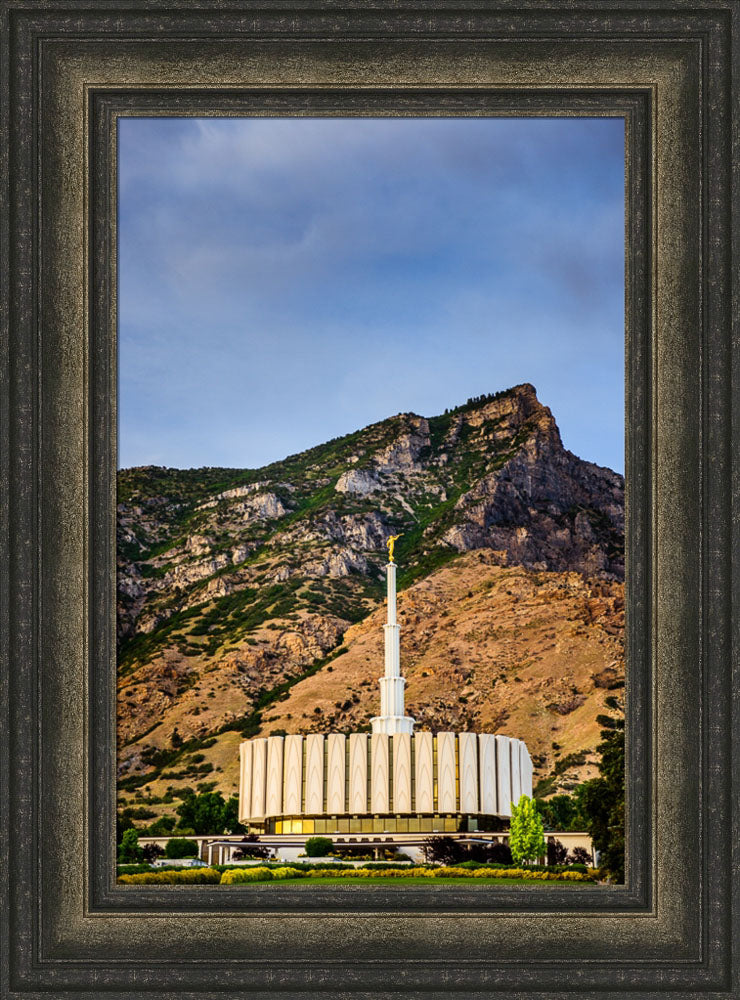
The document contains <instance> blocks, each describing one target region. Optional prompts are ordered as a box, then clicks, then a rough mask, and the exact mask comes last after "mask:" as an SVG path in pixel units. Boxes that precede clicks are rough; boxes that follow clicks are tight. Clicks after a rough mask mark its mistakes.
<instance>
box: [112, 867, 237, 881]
mask: <svg viewBox="0 0 740 1000" xmlns="http://www.w3.org/2000/svg"><path fill="white" fill-rule="evenodd" d="M220 881H221V872H217V871H216V869H215V868H185V869H180V870H179V871H168V872H140V873H139V874H136V875H119V876H118V883H119V885H218V883H219V882H220Z"/></svg>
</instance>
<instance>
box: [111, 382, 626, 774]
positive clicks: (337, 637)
mask: <svg viewBox="0 0 740 1000" xmlns="http://www.w3.org/2000/svg"><path fill="white" fill-rule="evenodd" d="M390 534H400V535H401V538H400V540H399V542H398V543H397V545H396V560H397V562H398V564H399V586H400V588H401V589H403V588H404V587H408V586H409V585H410V584H411V583H412V582H413V581H423V580H424V579H426V578H427V577H429V576H430V575H431V574H434V573H437V572H438V571H439V570H440V568H441V567H444V566H446V565H447V564H448V563H450V564H451V565H450V566H449V568H448V572H451V571H452V570H453V568H454V565H455V564H454V560H455V559H459V558H460V557H461V556H462V555H464V554H465V553H470V552H474V551H475V550H480V551H481V553H483V554H484V555H485V554H486V553H489V554H490V553H493V552H495V553H496V556H495V561H496V562H497V563H498V564H500V565H508V566H509V567H513V566H519V567H522V568H523V569H524V570H526V571H529V572H535V573H537V572H540V573H542V572H554V573H561V574H565V573H577V574H580V575H581V576H582V577H584V578H586V577H587V578H589V579H590V580H591V581H592V584H590V586H593V585H595V584H593V581H599V580H600V581H604V582H605V583H609V582H614V583H618V582H619V581H621V580H622V579H623V576H624V481H623V479H622V477H621V476H619V475H617V474H616V473H614V472H612V471H611V470H609V469H604V468H600V467H599V466H596V465H593V464H591V463H589V462H585V461H583V460H581V459H579V458H577V457H576V456H575V455H573V454H572V453H571V452H569V451H567V450H566V449H565V448H563V445H562V442H561V439H560V434H559V431H558V428H557V425H556V423H555V420H554V418H553V416H552V414H551V412H550V410H549V409H548V408H547V407H546V406H543V405H542V404H541V403H540V402H539V400H538V399H537V395H536V392H535V389H534V387H533V386H531V385H529V384H524V385H520V386H516V387H514V388H513V389H510V390H508V391H507V392H504V393H498V394H496V395H494V396H487V397H482V398H480V399H477V400H471V401H469V402H468V403H467V404H465V405H463V406H461V407H458V408H456V409H454V410H452V411H450V412H447V413H445V414H442V415H440V416H437V417H430V418H425V417H420V416H418V415H416V414H408V413H404V414H398V415H396V416H394V417H390V418H388V419H387V420H384V421H382V422H380V423H378V424H374V425H371V426H370V427H367V428H364V429H362V430H359V431H356V432H355V433H353V434H350V435H347V436H346V437H344V438H339V439H336V440H334V441H330V442H327V443H326V444H325V445H321V446H319V447H317V448H314V449H311V450H309V451H307V452H303V453H301V454H299V455H294V456H290V457H289V458H287V459H285V460H284V461H282V462H278V463H275V464H273V465H272V466H268V467H266V468H263V469H259V470H243V469H198V470H174V469H161V468H152V467H147V468H138V469H128V470H123V471H122V472H121V473H119V506H118V545H119V547H118V597H119V603H118V635H119V674H120V682H119V684H120V691H119V740H120V743H121V754H120V766H121V773H122V774H123V775H127V776H131V775H132V774H137V773H141V774H144V773H148V772H149V771H151V768H149V767H148V765H147V764H146V759H147V756H146V748H147V747H149V748H150V750H151V748H152V747H153V748H155V749H156V748H160V749H161V748H164V747H167V746H169V739H170V734H171V732H172V729H173V727H174V726H175V725H176V726H177V727H178V733H179V734H180V736H183V737H186V738H188V737H191V736H193V737H195V736H197V737H198V738H204V737H206V736H207V735H208V734H209V733H211V732H215V731H217V730H218V729H219V728H223V727H224V726H225V725H229V724H231V722H234V725H235V731H236V728H238V725H241V724H242V723H241V722H240V720H243V719H244V718H245V717H246V716H249V714H250V712H252V711H253V710H254V707H255V705H256V703H257V701H258V696H259V694H260V692H262V693H263V694H264V692H265V691H268V690H272V689H273V688H275V686H276V685H278V684H280V683H281V682H283V681H286V680H289V681H292V680H295V679H296V678H299V677H300V676H301V675H302V672H305V671H306V670H307V669H309V668H311V666H312V664H315V663H316V662H317V661H320V660H321V659H322V658H323V657H326V656H327V655H328V654H331V653H332V651H333V650H336V649H337V648H338V647H339V646H340V645H341V643H342V637H343V635H344V634H345V632H346V631H347V629H348V628H349V627H350V626H351V625H352V624H353V623H357V622H361V621H363V620H364V619H365V618H366V617H367V616H368V615H370V614H372V612H373V611H374V609H375V608H377V607H378V605H379V604H380V603H381V602H382V598H383V571H382V566H383V564H384V563H385V561H386V550H385V540H386V538H387V537H388V535H390ZM449 579H451V578H449ZM505 598H506V595H505V593H504V596H503V597H502V596H501V595H499V597H498V598H497V600H498V602H499V603H498V605H497V607H498V606H499V605H500V602H501V600H505ZM340 662H341V659H340V661H338V665H337V671H338V670H339V663H340ZM607 667H608V664H602V665H601V667H600V669H607ZM610 669H611V668H610ZM372 697H373V698H374V697H375V692H374V691H373V692H372ZM481 697H488V695H487V694H485V695H484V694H481ZM566 701H567V699H566ZM363 702H364V699H363ZM433 702H434V699H433V698H432V703H433ZM373 707H374V706H373ZM368 710H369V709H368ZM420 710H422V707H421V706H420ZM363 711H364V707H363ZM520 735H521V734H520ZM523 738H524V737H523ZM124 743H125V744H128V746H127V747H126V748H124V747H123V744H124ZM150 757H151V753H150ZM137 768H138V770H137Z"/></svg>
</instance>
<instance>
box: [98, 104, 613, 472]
mask: <svg viewBox="0 0 740 1000" xmlns="http://www.w3.org/2000/svg"><path fill="white" fill-rule="evenodd" d="M623 150H624V132H623V123H622V120H621V119H586V118H582V119H573V118H557V119H531V118H530V119H512V118H502V119H494V118H472V119H470V118H468V119H460V118H451V119H440V118H431V119H430V118H426V119H389V118H385V119H367V118H366V119H337V118H335V119H330V118H325V119H316V118H298V119H295V118H294V119H274V118H262V119H259V118H256V119H244V118H240V119H166V118H148V119H147V118H138V119H119V219H118V228H119V466H120V467H122V468H125V467H129V466H132V465H149V464H153V465H168V466H174V467H179V468H193V467H199V466H205V465H208V466H230V467H240V468H241V467H245V468H246V467H250V468H251V467H258V466H261V465H264V464H266V463H268V462H270V461H273V460H277V459H281V458H284V457H285V456H286V455H288V454H293V453H294V452H297V451H302V450H303V449H305V448H308V447H311V446H312V445H315V444H320V443H322V442H323V441H326V440H328V439H329V438H332V437H336V436H338V435H341V434H345V433H349V432H351V431H354V430H356V429H358V428H360V427H364V426H365V425H367V424H369V423H373V422H374V421H377V420H382V419H383V418H385V417H387V416H390V415H392V414H395V413H399V412H402V411H414V412H416V413H420V414H423V415H425V416H432V415H434V414H437V413H441V412H443V411H444V409H445V408H446V407H453V406H455V405H457V404H458V403H462V402H464V401H465V400H466V399H467V398H468V397H469V396H476V395H479V394H481V393H487V392H494V391H497V390H499V389H504V388H508V387H509V386H512V385H516V384H517V383H520V382H525V381H526V382H532V383H534V385H535V386H536V388H537V392H538V396H539V398H540V400H541V401H542V402H543V403H545V404H546V405H548V406H549V407H550V408H551V409H552V411H553V414H554V415H555V419H556V420H557V422H558V425H559V427H560V430H561V434H562V436H563V441H564V443H565V445H566V447H568V448H570V449H571V450H572V451H574V452H575V453H576V454H577V455H579V456H581V457H582V458H585V459H588V460H589V461H593V462H597V463H599V464H600V465H607V466H609V467H610V468H612V469H615V470H617V471H619V472H622V471H623V468H624V284H623V282H624V153H623Z"/></svg>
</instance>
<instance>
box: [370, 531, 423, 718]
mask: <svg viewBox="0 0 740 1000" xmlns="http://www.w3.org/2000/svg"><path fill="white" fill-rule="evenodd" d="M398 537H399V536H398V535H391V537H390V538H389V539H388V542H387V546H388V565H387V566H386V568H385V572H386V578H387V586H388V591H387V595H388V596H387V616H386V619H387V620H386V623H385V625H384V626H383V632H384V633H385V673H384V676H383V677H381V678H380V680H379V684H380V715H378V716H376V717H375V718H374V719H371V723H372V728H373V732H374V733H387V734H388V735H392V734H393V733H412V732H413V731H414V720H413V719H412V718H411V717H410V716H408V715H406V714H405V707H404V687H405V686H406V681H405V680H404V679H403V677H402V676H401V626H400V625H399V624H398V622H397V621H396V564H395V562H394V561H393V543H394V542H395V541H396V539H397V538H398Z"/></svg>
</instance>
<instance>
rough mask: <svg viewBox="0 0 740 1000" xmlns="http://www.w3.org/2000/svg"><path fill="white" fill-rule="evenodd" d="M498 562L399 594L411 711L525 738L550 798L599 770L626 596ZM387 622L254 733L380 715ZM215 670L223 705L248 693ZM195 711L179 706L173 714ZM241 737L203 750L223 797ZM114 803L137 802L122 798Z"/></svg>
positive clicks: (359, 722) (349, 647) (473, 555)
mask: <svg viewBox="0 0 740 1000" xmlns="http://www.w3.org/2000/svg"><path fill="white" fill-rule="evenodd" d="M505 563H506V558H505V556H504V555H503V554H502V553H499V552H495V551H492V550H490V549H489V550H478V551H474V552H469V553H466V554H464V555H462V556H460V557H459V558H457V559H455V560H454V562H452V563H450V564H449V565H448V566H446V567H444V568H442V569H440V570H438V571H436V572H434V573H432V574H431V575H430V576H428V577H427V578H426V579H424V580H422V581H420V582H418V583H416V584H414V585H413V586H411V587H410V588H409V589H408V590H405V591H402V592H401V593H400V594H399V597H398V613H399V621H400V623H401V664H402V671H403V674H404V676H405V677H406V681H407V684H406V705H407V711H408V712H409V713H410V714H411V715H413V716H414V717H415V719H416V720H417V728H419V729H428V730H432V731H435V732H436V731H440V730H445V729H447V730H455V731H464V730H469V731H474V732H496V733H501V734H504V735H510V736H517V737H519V738H521V739H523V740H524V741H525V742H526V743H527V745H528V747H529V750H530V753H531V754H532V758H533V760H534V763H535V782H537V781H538V780H541V779H545V778H548V777H551V776H553V775H554V781H553V783H552V785H551V787H550V789H549V791H550V793H552V792H553V791H556V790H564V789H568V788H571V787H573V786H574V785H575V784H577V783H578V782H580V781H583V780H585V779H587V778H590V777H593V776H595V774H596V773H597V772H596V766H595V763H596V759H597V758H596V754H595V748H596V746H597V744H598V743H599V739H600V735H599V734H600V729H601V726H600V725H599V723H598V722H597V721H596V720H597V716H598V715H599V714H600V713H606V714H611V715H614V714H615V711H614V709H613V707H609V706H607V705H606V704H605V699H606V698H608V697H611V698H614V697H616V698H617V699H618V700H619V703H620V704H621V703H622V700H623V688H624V657H623V634H624V588H623V584H621V583H619V582H616V581H608V580H606V581H605V580H597V579H593V580H590V579H587V578H584V577H583V576H582V575H581V574H578V573H553V572H535V571H533V570H528V569H524V568H523V567H521V566H507V565H505ZM384 620H385V609H384V608H383V607H379V608H378V609H377V610H376V611H374V612H373V613H372V614H371V615H369V616H368V617H367V618H366V619H364V620H363V621H362V622H360V623H358V624H356V625H353V626H351V627H350V628H349V629H348V630H347V631H346V632H345V635H344V641H343V647H344V648H345V649H346V652H344V653H342V654H341V655H340V656H338V657H337V658H336V659H335V660H333V661H332V662H331V663H330V664H328V665H326V666H324V667H323V668H322V669H321V670H319V671H318V672H317V673H315V674H313V675H312V676H309V677H306V678H304V679H303V680H299V681H297V682H296V683H295V684H294V686H293V687H292V688H291V689H290V690H289V691H288V692H287V693H286V694H285V695H284V696H283V699H282V700H280V701H278V702H276V703H274V704H272V705H271V706H270V707H269V708H268V709H266V710H265V711H264V713H263V716H262V726H261V729H260V732H259V735H269V734H270V733H275V732H278V733H282V732H286V733H309V732H328V731H339V732H352V731H355V730H358V729H368V728H369V721H370V718H371V716H373V715H375V714H377V711H378V707H379V692H378V683H377V679H378V677H379V676H380V674H381V673H382V669H383V633H382V624H383V622H384ZM299 624H300V623H299ZM282 635H283V641H285V636H284V633H283V634H282ZM218 674H219V701H220V700H221V699H225V700H228V698H229V694H230V692H229V688H230V687H231V697H236V699H237V700H241V699H243V695H241V694H240V693H239V691H238V687H236V686H231V685H230V684H229V683H228V677H227V674H225V673H223V672H222V671H219V672H218ZM204 679H205V678H201V684H202V683H203V680H204ZM232 684H235V681H234V680H233V679H232ZM221 685H223V687H221ZM196 700H197V699H196ZM206 700H207V701H211V702H213V701H216V699H206ZM194 704H195V701H191V700H190V699H189V698H188V699H181V700H180V701H179V703H178V708H179V709H180V710H181V711H183V713H184V712H186V711H187V709H186V706H190V707H191V708H192V707H193V705H194ZM220 707H221V708H222V706H220ZM616 714H618V713H616ZM178 716H179V718H180V726H181V728H182V729H184V730H185V731H186V732H187V731H189V730H190V728H191V727H190V726H189V725H188V724H187V719H186V718H185V716H184V714H182V715H181V714H180V711H178ZM191 721H193V720H191ZM197 721H200V719H198V720H197ZM149 739H151V737H149ZM240 739H241V737H240V736H239V734H238V733H236V732H234V731H227V732H224V733H221V734H219V735H218V736H217V737H216V740H215V742H214V743H213V745H212V746H209V747H205V748H203V750H202V751H201V753H202V758H201V762H202V763H201V766H202V764H203V763H205V764H209V763H210V764H212V765H213V770H212V771H211V772H210V773H208V774H207V778H208V779H209V780H215V781H216V787H217V788H218V789H220V790H222V791H223V792H224V793H227V794H231V793H233V792H235V791H236V788H237V782H238V766H237V765H238V743H239V740H240ZM183 763H185V764H186V765H187V763H188V761H187V759H186V760H185V761H184V762H183ZM183 784H191V785H192V784H194V781H193V779H192V776H190V777H186V776H183V778H182V779H179V778H178V772H177V771H176V770H175V771H169V772H168V771H166V770H165V772H164V774H163V775H162V776H161V777H158V778H156V780H154V781H152V782H151V783H150V784H149V785H148V786H145V787H144V788H143V789H142V790H141V792H144V793H147V792H150V793H151V794H152V795H154V796H161V795H162V794H163V793H164V792H165V790H166V789H167V787H173V788H175V789H176V788H178V787H181V786H182V785H183ZM141 792H140V793H139V795H137V796H136V800H138V801H141ZM121 801H129V802H130V801H133V800H132V799H130V797H129V795H128V794H126V795H124V796H123V797H122V800H121ZM170 810H171V807H170ZM156 811H157V812H162V811H164V812H166V811H167V808H163V809H157V810H156Z"/></svg>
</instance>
